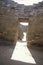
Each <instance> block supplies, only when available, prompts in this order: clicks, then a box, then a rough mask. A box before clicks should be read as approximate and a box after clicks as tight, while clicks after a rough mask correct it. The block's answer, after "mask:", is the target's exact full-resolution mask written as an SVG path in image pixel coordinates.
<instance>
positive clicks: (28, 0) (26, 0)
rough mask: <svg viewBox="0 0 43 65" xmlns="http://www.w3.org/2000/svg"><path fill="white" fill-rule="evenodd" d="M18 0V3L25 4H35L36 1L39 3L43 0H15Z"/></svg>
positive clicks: (16, 0)
mask: <svg viewBox="0 0 43 65" xmlns="http://www.w3.org/2000/svg"><path fill="white" fill-rule="evenodd" d="M13 1H15V2H17V3H18V4H24V5H33V4H34V3H35V4H37V3H38V2H41V1H43V0H13Z"/></svg>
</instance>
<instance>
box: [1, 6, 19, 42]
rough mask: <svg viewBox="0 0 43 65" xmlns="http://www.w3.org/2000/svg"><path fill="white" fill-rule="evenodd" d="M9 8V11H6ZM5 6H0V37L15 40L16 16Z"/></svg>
mask: <svg viewBox="0 0 43 65" xmlns="http://www.w3.org/2000/svg"><path fill="white" fill-rule="evenodd" d="M8 10H9V11H8ZM12 11H14V10H12V9H11V10H10V9H9V8H7V7H0V39H2V40H6V41H11V42H16V41H17V38H18V25H19V23H18V17H17V16H15V13H14V12H12Z"/></svg>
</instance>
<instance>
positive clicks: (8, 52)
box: [0, 41, 43, 65]
mask: <svg viewBox="0 0 43 65" xmlns="http://www.w3.org/2000/svg"><path fill="white" fill-rule="evenodd" d="M0 65H43V47H39V46H34V45H33V46H31V47H29V48H27V46H26V42H22V41H18V42H17V43H16V45H15V46H13V45H12V46H11V45H9V46H8V45H6V46H5V45H0Z"/></svg>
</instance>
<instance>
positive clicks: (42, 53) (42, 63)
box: [28, 45, 43, 65]
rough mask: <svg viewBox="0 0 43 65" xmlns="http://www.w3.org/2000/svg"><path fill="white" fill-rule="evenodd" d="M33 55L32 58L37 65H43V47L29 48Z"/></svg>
mask: <svg viewBox="0 0 43 65" xmlns="http://www.w3.org/2000/svg"><path fill="white" fill-rule="evenodd" d="M28 49H29V50H30V52H31V54H32V57H33V58H34V59H35V61H36V65H43V47H40V46H35V45H33V46H31V47H29V48H28Z"/></svg>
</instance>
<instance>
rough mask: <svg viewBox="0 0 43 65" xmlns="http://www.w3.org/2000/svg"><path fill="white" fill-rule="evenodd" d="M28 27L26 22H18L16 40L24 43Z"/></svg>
mask: <svg viewBox="0 0 43 65" xmlns="http://www.w3.org/2000/svg"><path fill="white" fill-rule="evenodd" d="M28 25H29V24H28V22H20V23H19V33H18V40H21V41H22V42H23V41H24V42H25V41H26V34H27V28H28Z"/></svg>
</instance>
